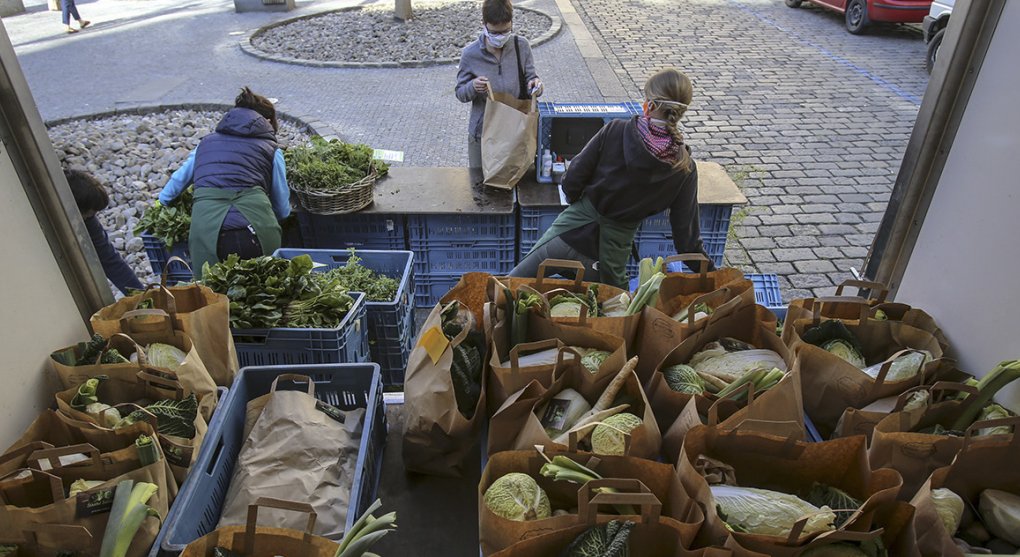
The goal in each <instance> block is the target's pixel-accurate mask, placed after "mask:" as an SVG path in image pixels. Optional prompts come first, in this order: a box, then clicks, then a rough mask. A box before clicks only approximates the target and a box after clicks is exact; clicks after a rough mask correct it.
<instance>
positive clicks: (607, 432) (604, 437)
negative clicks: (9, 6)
mask: <svg viewBox="0 0 1020 557" xmlns="http://www.w3.org/2000/svg"><path fill="white" fill-rule="evenodd" d="M642 423H643V422H642V421H641V418H639V417H637V416H635V415H634V414H630V413H628V412H623V413H620V414H615V415H613V416H609V417H608V418H606V419H604V420H602V423H600V424H599V425H597V426H595V429H594V430H592V432H591V450H592V452H593V453H595V454H604V455H617V456H622V455H623V453H624V450H625V448H626V439H625V436H626V435H627V434H628V433H630V432H632V431H634V430H635V429H637V428H638V427H639V426H641V424H642Z"/></svg>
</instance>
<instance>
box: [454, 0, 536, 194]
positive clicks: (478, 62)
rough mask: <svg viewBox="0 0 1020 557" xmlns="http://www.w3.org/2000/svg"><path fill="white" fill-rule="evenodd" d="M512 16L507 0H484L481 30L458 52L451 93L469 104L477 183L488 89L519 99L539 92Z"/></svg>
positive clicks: (527, 46) (470, 148) (471, 156)
mask: <svg viewBox="0 0 1020 557" xmlns="http://www.w3.org/2000/svg"><path fill="white" fill-rule="evenodd" d="M513 15H514V7H513V4H512V3H511V1H510V0H484V1H483V2H482V32H481V34H480V35H479V36H478V39H477V40H475V41H474V42H472V43H471V44H469V45H467V46H466V47H464V51H463V52H462V53H461V55H460V66H459V67H458V70H457V87H456V89H455V92H456V94H457V99H459V100H460V102H464V103H468V102H469V103H471V118H470V120H469V122H468V166H469V167H470V169H471V174H472V179H473V180H474V181H475V182H481V174H482V119H483V117H484V115H485V99H486V97H487V96H488V89H489V88H492V90H493V92H496V93H504V94H508V95H513V96H515V97H517V98H519V99H530V98H531V97H533V96H534V97H537V96H539V95H541V94H542V91H543V86H542V81H541V80H540V79H538V75H537V74H536V73H535V60H534V58H533V57H532V55H531V43H529V42H528V39H526V38H524V37H521V36H519V35H516V34H514V32H513Z"/></svg>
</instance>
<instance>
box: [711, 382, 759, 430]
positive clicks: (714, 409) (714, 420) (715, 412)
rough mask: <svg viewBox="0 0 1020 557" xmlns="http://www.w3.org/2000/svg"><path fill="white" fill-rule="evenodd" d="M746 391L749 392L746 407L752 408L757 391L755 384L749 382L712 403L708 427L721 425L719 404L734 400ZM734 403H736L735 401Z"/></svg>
mask: <svg viewBox="0 0 1020 557" xmlns="http://www.w3.org/2000/svg"><path fill="white" fill-rule="evenodd" d="M744 391H747V404H745V405H744V406H750V405H751V403H752V402H754V396H755V391H754V383H751V382H750V381H748V382H747V383H744V384H743V385H741V386H740V387H738V388H737V389H736V390H735V391H733V392H731V393H729V394H727V395H726V396H724V397H722V398H716V399H715V401H714V402H712V405H711V406H709V407H708V425H709V426H717V425H719V404H720V403H721V402H722V401H724V400H733V399H734V397H736V396H737V395H739V394H741V393H743V392H744ZM734 402H736V401H735V400H734Z"/></svg>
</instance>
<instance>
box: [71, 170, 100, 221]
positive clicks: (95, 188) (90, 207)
mask: <svg viewBox="0 0 1020 557" xmlns="http://www.w3.org/2000/svg"><path fill="white" fill-rule="evenodd" d="M64 177H65V178H67V185H68V186H71V195H73V196H74V202H75V203H76V204H77V205H78V212H79V213H81V214H83V215H84V214H85V213H98V212H99V211H102V210H103V209H105V208H106V207H107V206H109V205H110V196H109V195H108V194H107V193H106V188H104V187H103V184H100V183H99V180H96V178H95V177H94V176H92V175H91V174H89V173H88V172H82V171H81V170H68V169H65V170H64Z"/></svg>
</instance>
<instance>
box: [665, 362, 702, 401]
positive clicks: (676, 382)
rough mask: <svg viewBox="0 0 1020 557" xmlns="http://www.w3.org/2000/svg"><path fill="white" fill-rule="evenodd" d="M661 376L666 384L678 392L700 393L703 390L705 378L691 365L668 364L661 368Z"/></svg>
mask: <svg viewBox="0 0 1020 557" xmlns="http://www.w3.org/2000/svg"><path fill="white" fill-rule="evenodd" d="M662 376H663V378H664V379H665V380H666V385H667V386H668V387H669V388H670V389H672V390H674V391H676V392H678V393H686V394H689V395H700V394H703V393H704V392H705V380H704V379H702V378H701V376H700V375H698V372H696V371H694V368H692V367H691V366H686V365H684V364H677V365H675V366H669V367H667V368H665V369H663V370H662Z"/></svg>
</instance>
